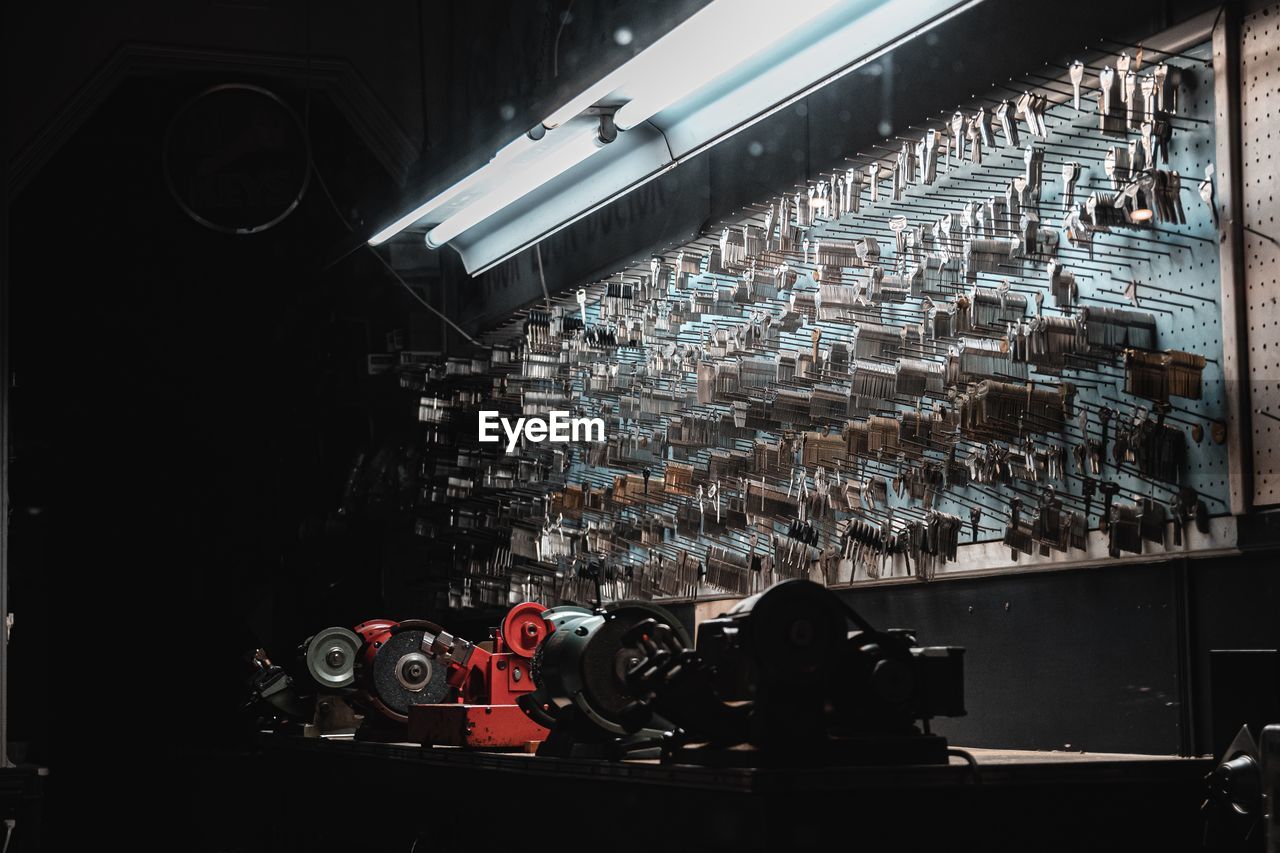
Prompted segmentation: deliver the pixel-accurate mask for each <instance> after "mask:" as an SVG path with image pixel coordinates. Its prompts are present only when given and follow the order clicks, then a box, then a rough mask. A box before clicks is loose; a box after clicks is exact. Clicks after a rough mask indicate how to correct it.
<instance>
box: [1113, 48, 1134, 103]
mask: <svg viewBox="0 0 1280 853" xmlns="http://www.w3.org/2000/svg"><path fill="white" fill-rule="evenodd" d="M1132 66H1133V59H1132V58H1131V57H1130V56H1129V54H1127V53H1122V54H1120V57H1119V58H1118V59H1117V60H1116V74H1118V75H1119V76H1120V82H1121V83H1123V82H1124V78H1126V77H1128V76H1129V69H1130V68H1131V67H1132ZM1120 100H1121V101H1122V102H1124V103H1126V104H1127V103H1129V94H1128V92H1125V91H1121V93H1120Z"/></svg>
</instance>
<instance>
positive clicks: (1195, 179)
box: [401, 38, 1232, 606]
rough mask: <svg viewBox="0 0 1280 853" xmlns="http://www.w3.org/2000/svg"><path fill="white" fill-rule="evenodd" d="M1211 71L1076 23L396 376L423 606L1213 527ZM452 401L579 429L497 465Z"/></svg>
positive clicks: (1122, 552) (1217, 422)
mask: <svg viewBox="0 0 1280 853" xmlns="http://www.w3.org/2000/svg"><path fill="white" fill-rule="evenodd" d="M1152 45H1155V46H1160V47H1164V48H1166V50H1165V51H1162V50H1159V49H1157V48H1156V47H1153V46H1152ZM1212 58H1213V57H1212V49H1211V45H1210V43H1209V41H1208V39H1207V38H1204V39H1201V40H1198V41H1194V42H1193V43H1190V44H1184V43H1172V42H1170V41H1169V40H1168V39H1165V40H1163V41H1162V40H1161V39H1160V38H1154V39H1152V40H1151V41H1150V42H1149V45H1148V46H1147V47H1145V48H1137V47H1128V46H1123V45H1117V44H1109V43H1106V42H1100V43H1099V45H1098V49H1096V50H1091V51H1085V52H1082V53H1081V55H1080V57H1079V62H1080V65H1079V66H1076V65H1075V64H1074V63H1073V64H1072V65H1071V66H1062V67H1058V66H1050V65H1047V64H1046V66H1045V67H1043V68H1041V69H1039V70H1037V71H1036V72H1035V73H1030V74H1028V75H1026V77H1025V79H1023V80H1020V81H1017V82H1016V83H1015V82H1014V81H1010V83H1009V84H1007V85H1005V84H1000V85H996V86H994V87H993V88H992V89H991V90H990V91H988V93H987V94H986V95H984V96H983V97H980V98H976V99H975V100H973V101H972V102H971V103H967V104H962V105H958V106H951V107H949V108H945V109H941V110H940V111H939V113H938V114H937V115H936V116H934V117H932V118H928V119H925V120H923V121H922V122H921V123H920V124H919V125H915V126H912V127H910V128H907V129H905V130H903V131H902V132H901V133H899V134H897V135H895V136H893V137H890V138H886V139H884V140H883V142H881V143H878V144H877V145H875V146H874V149H873V153H871V154H855V155H853V156H851V157H850V158H849V159H848V160H847V162H845V163H843V164H840V165H839V166H838V167H837V168H835V169H834V170H833V171H829V172H824V173H821V174H818V175H815V176H813V178H812V180H810V181H809V182H807V183H806V184H805V185H803V186H798V187H794V188H792V189H791V190H790V191H788V192H787V193H785V194H783V195H782V196H779V197H774V198H771V199H762V200H761V203H760V204H759V205H757V206H755V207H752V208H750V209H748V210H746V211H744V212H743V214H744V215H742V216H741V217H739V218H736V219H735V220H733V221H731V222H725V223H721V224H720V225H718V226H716V227H715V228H712V229H709V230H708V232H707V234H706V235H705V236H704V237H702V238H701V239H698V240H695V241H693V242H691V243H688V244H684V245H680V246H670V247H666V248H664V249H663V250H662V251H660V252H657V253H656V254H655V255H654V257H653V259H652V260H651V261H650V262H649V263H648V264H642V265H637V266H634V267H630V268H627V269H624V270H622V271H620V272H619V273H617V274H616V275H614V276H611V277H610V278H609V279H607V280H605V281H600V282H597V283H595V284H593V285H591V286H588V287H585V288H582V289H580V290H576V291H571V292H566V293H563V294H561V295H559V296H557V297H555V298H547V299H546V300H541V301H539V303H538V304H537V305H535V306H531V307H530V308H529V309H528V310H526V311H524V312H521V313H520V314H519V315H518V316H516V317H513V318H512V319H511V320H510V321H509V322H507V323H506V324H504V325H503V326H500V327H499V328H497V329H495V330H493V331H491V332H489V333H488V334H487V336H486V337H485V344H486V345H487V346H488V347H489V348H490V349H489V350H488V351H487V352H485V353H482V354H480V355H477V356H476V357H475V358H472V359H449V360H448V362H447V363H439V364H431V363H423V364H415V365H413V366H412V367H411V368H405V369H402V370H401V382H402V384H403V385H405V386H406V387H409V388H412V389H415V390H417V391H419V392H420V393H421V396H422V398H423V400H422V403H421V408H420V411H421V412H425V413H427V414H426V415H422V416H421V420H422V423H423V429H424V431H425V437H426V439H427V442H426V445H427V446H428V447H434V448H435V449H434V450H428V451H427V452H426V453H425V454H424V457H423V461H422V464H421V466H420V468H419V474H420V481H421V482H420V485H421V488H420V489H419V492H418V496H417V499H416V501H417V502H416V506H417V507H418V511H419V522H418V529H417V532H418V534H419V535H420V536H424V537H427V538H430V539H432V540H441V541H443V542H449V543H451V545H450V547H449V548H447V549H445V548H438V549H434V552H433V557H432V560H433V562H436V563H437V564H439V563H443V564H444V566H445V569H446V573H447V574H448V575H449V577H450V580H449V592H448V595H449V600H448V602H447V603H448V604H450V605H452V606H465V605H467V604H469V603H480V602H483V601H488V600H489V599H490V598H492V599H494V600H495V602H496V601H497V600H499V599H501V600H503V601H505V600H517V599H519V600H524V599H528V598H536V599H539V600H575V601H588V600H594V599H595V598H597V597H603V598H606V599H608V598H626V597H650V598H668V599H669V598H684V599H688V598H694V597H697V596H699V595H708V594H730V595H746V594H750V593H752V592H754V591H758V590H760V589H763V588H765V587H767V586H769V585H770V584H771V583H773V582H775V581H776V580H779V579H782V578H786V577H810V578H812V579H815V580H819V581H821V582H824V583H827V584H828V585H846V584H861V583H884V582H904V581H921V580H926V581H927V580H930V579H933V578H935V577H939V576H943V575H954V574H967V575H972V574H975V573H979V574H980V573H984V572H993V571H1005V570H1008V569H1010V568H1021V569H1027V568H1034V567H1038V566H1044V565H1062V564H1070V565H1078V564H1085V563H1101V562H1105V561H1107V560H1109V559H1113V558H1115V557H1119V556H1130V557H1134V558H1138V557H1141V556H1143V555H1146V556H1150V555H1153V554H1162V553H1182V552H1187V551H1190V550H1193V549H1194V550H1197V551H1203V550H1204V549H1212V548H1216V547H1226V546H1227V545H1228V544H1229V540H1230V538H1231V531H1232V527H1231V523H1232V519H1231V518H1230V517H1229V500H1230V489H1229V475H1228V453H1229V449H1228V446H1227V443H1226V440H1225V439H1226V434H1227V430H1226V422H1227V419H1228V409H1227V405H1228V401H1227V399H1226V393H1225V392H1226V383H1225V380H1224V373H1223V364H1224V360H1225V359H1224V348H1223V341H1224V332H1223V325H1222V311H1221V306H1220V299H1221V292H1222V290H1221V285H1220V284H1219V279H1220V270H1219V247H1218V243H1219V240H1218V225H1219V223H1218V222H1217V221H1216V220H1217V214H1215V208H1214V199H1215V197H1216V196H1215V193H1216V191H1217V188H1216V182H1217V177H1216V176H1214V175H1213V166H1214V161H1215V148H1216V140H1215V98H1214V82H1215V81H1214V76H1213V75H1214V71H1213V62H1212ZM1126 69H1127V71H1126ZM1102 80H1110V81H1111V90H1110V93H1109V95H1108V96H1106V97H1104V96H1103V95H1102V94H1101V89H1100V85H1101V82H1100V81H1102ZM1077 82H1078V84H1079V95H1078V99H1079V106H1078V107H1077V105H1076V101H1077V94H1076V83H1077ZM1126 87H1127V88H1126ZM1103 100H1105V101H1108V102H1109V112H1107V113H1105V114H1104V113H1102V112H1101V111H1100V108H1099V101H1103ZM1144 117H1145V119H1146V122H1147V124H1146V131H1145V132H1144V130H1143V125H1144ZM1166 130H1167V133H1164V131H1166ZM1162 133H1163V135H1164V141H1163V142H1161V139H1160V137H1161V136H1162ZM1151 161H1154V162H1151ZM1138 163H1144V164H1145V165H1144V166H1143V167H1142V168H1141V169H1139V168H1137V167H1136V166H1137V164H1138ZM1116 197H1119V198H1120V199H1121V200H1122V202H1123V204H1122V206H1117V205H1116V204H1115V202H1114V199H1115V198H1116ZM1126 199H1127V201H1126ZM402 360H403V359H402ZM483 408H492V409H498V410H500V411H502V412H504V413H505V414H509V415H511V416H516V415H519V414H525V415H529V414H544V413H546V412H548V411H550V410H553V409H561V410H571V411H572V412H573V413H574V415H575V416H586V417H600V418H603V419H604V420H605V421H606V423H607V430H606V432H607V436H608V439H607V441H606V442H604V443H601V444H594V445H580V444H579V445H574V444H561V445H531V444H526V445H525V446H524V447H522V448H521V449H520V450H519V451H518V452H517V453H516V454H515V455H504V454H502V452H501V450H502V448H501V447H500V446H498V447H495V446H494V445H483V446H482V445H480V444H478V443H477V442H475V440H474V437H475V430H474V417H475V412H476V411H478V410H479V409H483ZM442 412H443V413H444V414H443V415H442ZM433 442H434V444H433ZM1118 442H1122V443H1123V444H1124V445H1126V446H1128V447H1130V448H1132V450H1131V452H1130V453H1129V454H1126V455H1122V456H1121V457H1120V459H1119V460H1118V461H1117V459H1116V458H1115V457H1114V453H1115V449H1116V445H1117V443H1118ZM455 446H456V447H458V448H461V451H460V452H454V451H452V450H451V449H450V450H449V451H447V452H442V451H440V449H439V448H441V447H446V448H452V447H455ZM442 507H447V511H445V510H443V509H442ZM464 516H465V517H466V518H467V519H469V521H467V522H466V524H467V525H470V527H469V529H468V530H467V531H466V533H467V536H462V535H460V534H459V533H458V531H457V526H458V524H459V522H458V519H459V518H462V517H464ZM446 519H447V520H448V524H447V525H446V524H445V520H446ZM446 527H448V528H450V529H446ZM507 531H510V533H509V535H508V533H507ZM446 555H447V556H446ZM504 596H506V598H504Z"/></svg>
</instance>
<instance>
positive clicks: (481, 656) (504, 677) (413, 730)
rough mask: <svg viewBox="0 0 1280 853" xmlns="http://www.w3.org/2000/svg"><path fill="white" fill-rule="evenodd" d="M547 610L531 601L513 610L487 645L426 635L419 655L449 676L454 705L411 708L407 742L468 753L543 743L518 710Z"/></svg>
mask: <svg viewBox="0 0 1280 853" xmlns="http://www.w3.org/2000/svg"><path fill="white" fill-rule="evenodd" d="M545 610H546V608H545V607H544V606H543V605H541V604H538V603H536V602H532V601H526V602H524V603H523V604H517V605H516V606H515V607H513V608H511V610H510V612H508V613H507V615H506V618H504V619H503V620H502V625H501V626H500V627H498V628H495V629H494V630H493V632H492V634H491V635H490V640H489V641H488V642H485V643H471V642H469V641H467V640H464V639H462V638H461V637H455V636H453V635H452V634H450V633H448V632H447V631H444V630H441V629H439V628H436V629H435V630H427V631H425V632H424V633H423V634H422V636H421V640H420V648H419V651H420V653H421V654H423V655H425V656H427V657H428V658H430V659H431V660H433V661H434V663H435V665H436V666H437V667H439V668H440V669H441V670H444V671H446V672H447V675H446V680H447V683H448V685H449V686H450V687H452V688H453V689H454V690H456V691H457V694H458V701H457V702H455V703H446V704H415V705H411V706H410V707H409V709H408V720H409V739H410V740H412V741H416V742H418V743H422V744H424V745H440V746H462V747H469V748H472V749H521V748H526V747H528V746H529V745H531V744H534V743H538V742H541V741H543V740H546V737H547V729H546V728H545V727H543V726H541V725H539V724H538V723H537V722H536V721H534V720H533V719H532V718H530V717H529V716H528V715H527V714H525V712H524V711H522V710H521V709H520V707H519V706H518V705H517V704H516V703H517V700H518V699H519V698H520V697H521V696H523V695H525V694H528V693H531V692H532V691H533V690H534V689H535V685H534V682H533V678H532V675H531V668H532V658H533V655H534V652H535V650H536V649H537V648H538V645H539V644H540V643H541V642H542V641H543V640H545V639H546V638H547V636H548V635H549V634H550V633H551V631H552V625H551V623H549V622H548V621H547V620H545V619H543V618H542V614H543V612H544V611H545Z"/></svg>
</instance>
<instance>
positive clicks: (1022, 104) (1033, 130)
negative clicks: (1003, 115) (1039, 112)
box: [1017, 92, 1040, 136]
mask: <svg viewBox="0 0 1280 853" xmlns="http://www.w3.org/2000/svg"><path fill="white" fill-rule="evenodd" d="M1033 101H1034V98H1033V96H1032V94H1031V93H1030V92H1023V93H1022V94H1021V95H1019V96H1018V100H1017V114H1018V115H1020V116H1022V120H1023V121H1025V122H1026V123H1027V132H1028V133H1030V134H1031V135H1032V136H1039V135H1040V128H1039V125H1037V124H1036V117H1035V112H1034V104H1033Z"/></svg>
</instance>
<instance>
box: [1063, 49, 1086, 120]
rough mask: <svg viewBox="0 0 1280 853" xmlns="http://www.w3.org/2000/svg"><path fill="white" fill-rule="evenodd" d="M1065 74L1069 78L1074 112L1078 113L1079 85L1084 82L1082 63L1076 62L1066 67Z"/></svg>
mask: <svg viewBox="0 0 1280 853" xmlns="http://www.w3.org/2000/svg"><path fill="white" fill-rule="evenodd" d="M1067 74H1068V75H1070V77H1071V93H1072V103H1073V104H1075V108H1076V112H1080V84H1081V83H1083V82H1084V63H1083V62H1081V61H1080V60H1078V59H1077V60H1076V61H1075V62H1073V63H1071V64H1070V65H1069V66H1067Z"/></svg>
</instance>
